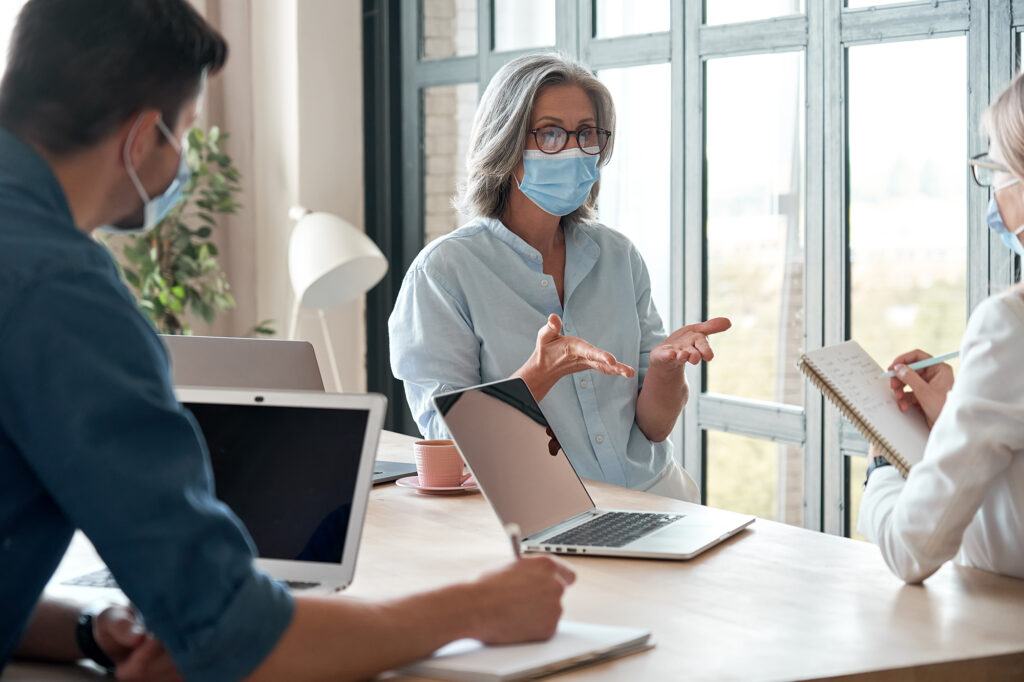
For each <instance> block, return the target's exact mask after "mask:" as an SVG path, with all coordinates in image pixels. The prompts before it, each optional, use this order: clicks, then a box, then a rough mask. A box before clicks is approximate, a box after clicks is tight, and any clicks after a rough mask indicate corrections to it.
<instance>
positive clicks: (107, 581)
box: [61, 568, 117, 590]
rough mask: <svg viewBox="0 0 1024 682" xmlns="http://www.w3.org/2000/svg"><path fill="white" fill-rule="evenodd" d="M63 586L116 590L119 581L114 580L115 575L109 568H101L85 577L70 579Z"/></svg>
mask: <svg viewBox="0 0 1024 682" xmlns="http://www.w3.org/2000/svg"><path fill="white" fill-rule="evenodd" d="M61 584H62V585H78V586H79V587H111V588H113V589H115V590H116V589H117V581H116V580H114V574H113V573H111V572H110V569H107V568H101V569H100V570H98V571H93V572H92V573H86V574H85V575H79V576H76V577H74V578H70V579H68V580H65V581H64V582H62V583H61Z"/></svg>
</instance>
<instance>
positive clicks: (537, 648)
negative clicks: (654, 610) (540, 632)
mask: <svg viewBox="0 0 1024 682" xmlns="http://www.w3.org/2000/svg"><path fill="white" fill-rule="evenodd" d="M650 636H651V633H650V631H648V630H641V629H639V628H622V627H612V626H609V625H588V624H586V623H574V622H572V621H565V620H563V621H562V622H560V623H559V624H558V632H557V633H556V634H555V636H554V637H552V638H551V639H549V640H548V641H546V642H536V643H532V644H512V645H508V646H485V645H483V644H481V643H480V642H478V641H477V640H475V639H460V640H458V641H456V642H452V643H451V644H449V645H448V646H445V647H442V648H440V649H438V650H437V651H435V652H434V655H433V656H432V657H431V658H428V659H426V660H424V661H421V662H419V663H416V664H414V665H410V666H408V667H405V668H403V669H402V670H401V672H403V673H406V674H408V675H417V676H420V677H433V678H436V679H440V680H463V681H466V682H506V681H508V680H529V679H534V678H537V677H542V676H544V675H550V674H551V673H554V672H557V671H560V670H566V669H568V668H575V667H579V666H582V665H588V664H590V663H596V662H597V661H604V660H607V659H610V658H616V657H618V656H625V655H626V654H630V653H634V652H636V651H641V650H644V649H649V648H651V647H652V646H653V644H651V643H650Z"/></svg>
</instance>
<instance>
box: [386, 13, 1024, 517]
mask: <svg viewBox="0 0 1024 682" xmlns="http://www.w3.org/2000/svg"><path fill="white" fill-rule="evenodd" d="M445 3H447V4H445ZM627 4H628V5H629V11H628V12H627V11H624V10H623V7H625V6H626V5H627ZM1003 4H1006V3H1003ZM441 5H445V7H444V8H441ZM449 6H450V7H449ZM990 7H994V4H993V3H971V2H969V0H929V1H927V2H908V1H907V0H900V1H899V2H892V1H883V0H814V1H813V2H806V1H805V0H636V2H634V3H620V2H612V1H611V0H560V1H556V0H529V1H525V0H419V2H418V3H413V2H410V3H403V4H402V8H403V10H402V11H403V12H404V14H403V15H402V17H401V21H400V22H399V25H400V28H401V30H402V41H401V42H402V46H403V47H402V66H403V68H402V83H401V86H402V87H401V93H402V95H401V96H402V102H401V107H400V112H401V119H402V121H401V125H400V126H399V127H398V128H396V130H400V131H401V134H402V150H403V155H402V160H401V161H402V163H401V178H402V182H401V184H402V188H403V191H402V192H401V194H398V195H396V196H403V197H404V198H403V204H402V207H403V210H402V211H401V222H400V223H398V224H394V225H390V226H389V229H390V230H391V232H390V233H389V234H393V235H399V236H401V248H400V249H397V250H395V251H394V252H393V253H397V254H398V260H397V262H396V261H395V260H393V261H392V271H393V273H395V274H394V276H396V277H398V278H400V277H401V275H402V274H403V273H404V271H405V269H406V268H407V267H408V264H409V262H410V261H411V259H412V257H414V256H415V254H416V253H417V252H418V250H419V248H421V247H422V245H423V243H425V241H427V240H429V239H430V238H433V237H434V236H436V235H437V234H439V233H443V231H445V230H446V229H451V228H454V227H455V226H456V225H457V224H458V222H459V220H460V219H459V217H458V216H455V215H454V213H453V212H452V210H451V209H450V207H449V206H448V205H447V203H446V202H445V201H444V200H443V199H442V198H443V197H445V196H447V197H450V195H451V193H453V192H454V191H455V187H456V185H457V184H458V182H459V179H460V176H459V175H458V173H459V172H460V169H459V167H458V164H459V163H460V159H459V158H458V155H459V153H460V149H464V147H460V146H459V145H460V144H464V142H463V141H464V139H465V136H466V135H467V134H468V125H469V124H468V121H469V117H471V112H472V109H473V106H474V104H475V101H474V100H475V98H476V97H478V96H479V93H480V92H482V91H483V89H484V88H485V87H486V83H487V81H488V79H489V78H490V77H491V75H492V74H494V72H495V71H496V70H497V69H498V68H500V67H501V65H502V64H504V63H505V62H506V61H508V60H509V59H512V58H514V57H515V56H518V55H520V54H523V53H524V52H528V51H530V50H538V49H539V50H547V49H551V48H554V49H557V50H560V51H562V52H565V53H567V54H569V55H572V56H574V57H576V58H579V59H580V60H582V61H584V62H585V63H587V64H588V65H589V66H590V67H591V68H592V69H593V70H594V71H595V72H596V73H597V74H598V77H599V78H601V80H602V81H603V82H605V83H606V84H607V85H608V87H609V89H610V90H611V91H612V94H613V96H614V98H615V100H616V106H617V110H618V113H619V117H620V118H619V124H618V130H616V131H615V134H616V149H615V154H614V156H613V159H612V162H611V165H609V166H608V167H606V169H605V170H603V172H602V173H603V177H602V192H601V199H600V202H599V213H600V218H601V220H602V221H603V222H604V223H605V224H607V225H609V226H611V227H613V228H615V229H618V230H621V231H622V232H623V233H624V234H626V235H627V236H629V238H630V239H631V240H632V241H633V242H634V243H635V244H636V245H637V247H638V249H639V250H640V252H641V253H642V254H643V256H644V258H645V260H646V261H647V264H648V267H649V269H650V271H651V276H652V284H653V288H654V298H655V303H656V305H657V306H658V308H659V310H660V312H661V313H662V317H663V318H664V319H665V320H666V325H667V326H669V327H671V328H677V327H679V326H681V325H682V324H684V323H687V322H693V321H696V320H699V319H704V318H706V317H709V316H712V315H728V316H730V317H732V318H733V322H734V325H735V327H734V329H733V330H731V331H730V332H728V333H726V334H723V335H722V336H721V337H720V338H719V339H716V340H715V346H716V352H717V357H716V359H715V361H714V362H713V363H711V364H710V365H708V366H706V367H704V366H701V367H696V368H692V369H690V370H688V372H689V373H688V379H689V382H690V386H691V397H690V403H689V405H688V407H687V409H686V410H685V411H684V413H683V417H682V419H681V420H680V423H679V425H678V426H677V429H676V431H675V432H674V433H673V436H672V437H673V440H674V442H675V444H676V448H675V451H676V452H677V453H681V454H682V458H683V463H684V465H685V466H686V467H687V469H688V470H689V471H690V473H691V474H692V475H694V477H695V478H697V480H698V481H700V482H701V484H702V490H703V491H704V493H705V496H706V498H707V501H708V502H709V503H711V504H714V505H718V506H723V507H727V508H732V509H738V510H741V511H747V512H752V513H756V514H758V515H760V516H763V517H767V518H775V519H779V520H782V521H786V522H788V523H795V524H801V525H803V526H805V527H808V528H816V529H821V530H825V531H828V532H832V533H837V534H843V533H846V534H849V533H850V532H851V530H852V529H853V528H854V527H855V524H856V520H857V519H856V508H857V506H858V503H859V493H860V484H861V483H862V482H863V477H864V469H865V467H866V460H865V458H864V455H865V454H866V452H867V445H866V443H865V441H864V440H863V439H862V438H861V437H860V436H859V434H858V433H857V432H856V430H854V429H853V428H852V426H850V425H849V424H848V423H846V422H845V421H844V420H843V419H842V418H841V416H840V415H839V413H838V412H837V411H836V410H835V409H834V408H832V407H831V405H830V404H828V403H827V402H826V401H824V400H823V398H822V397H821V394H820V393H819V392H818V391H816V390H813V389H806V384H805V382H804V381H803V380H802V379H801V377H800V376H799V375H798V374H797V373H796V372H795V371H794V364H795V361H796V359H797V358H798V357H799V354H800V353H801V352H803V351H804V350H807V349H812V348H818V347H820V346H822V345H831V344H834V343H839V342H841V341H844V340H846V339H848V338H856V339H858V340H860V341H861V342H862V344H863V345H864V346H865V347H866V348H867V349H868V351H869V352H870V353H872V354H873V355H874V356H875V358H876V359H877V360H878V361H879V362H880V363H882V364H887V363H888V362H889V361H890V360H891V356H893V355H895V354H896V353H899V352H902V351H903V350H909V349H911V348H913V347H918V346H921V347H926V348H927V349H929V350H933V351H934V352H936V353H939V352H944V351H946V350H950V349H953V348H955V347H956V346H957V345H958V342H959V337H960V334H961V333H962V332H963V328H964V324H965V321H966V319H967V315H968V314H969V311H970V310H971V309H972V308H973V307H974V306H975V305H977V304H978V303H979V302H980V301H981V300H983V299H984V298H985V297H986V296H988V295H989V294H990V293H991V292H992V291H995V290H999V289H1001V288H1002V287H1005V286H1007V285H1009V284H1010V283H1012V282H1013V281H1015V280H1016V279H1017V278H1019V270H1018V268H1019V264H1017V263H1016V262H1015V260H1014V259H1013V258H1012V257H1011V256H1010V255H1009V254H1008V253H1007V252H1006V250H1005V249H1003V248H1002V246H1001V244H1000V243H999V242H998V240H994V239H993V238H992V237H991V236H990V235H989V233H988V230H987V229H986V227H985V205H986V204H987V202H988V198H989V197H988V193H987V191H985V190H984V189H982V188H979V187H975V186H974V185H973V183H970V182H968V172H967V166H966V157H968V156H970V155H972V154H977V153H980V152H982V151H984V150H985V148H986V145H987V140H986V139H985V138H984V137H983V136H982V135H981V133H980V132H979V130H978V121H979V119H980V115H981V112H982V111H983V110H984V109H985V107H986V106H987V105H988V102H989V99H990V98H991V97H992V96H994V95H995V94H996V93H998V92H999V91H1000V90H1001V89H1002V88H1003V87H1005V85H1006V84H1007V83H1008V82H1009V80H1010V77H1011V75H1012V74H1013V72H1014V69H1015V67H1016V62H1017V60H1018V55H1019V53H1020V49H1021V48H1020V43H1021V39H1020V32H1021V30H1022V28H1024V13H1022V12H1019V11H1016V10H1015V11H1013V12H1008V11H997V10H996V9H990ZM453 8H454V9H453ZM431 12H433V13H434V14H431ZM459 13H464V14H465V16H466V17H470V16H472V17H475V19H472V20H471V19H469V18H466V19H464V20H458V19H456V17H457V16H462V14H459ZM435 14H441V15H443V16H444V17H447V19H445V21H447V22H449V23H447V24H444V25H443V26H438V25H434V24H431V31H433V32H428V31H427V23H426V22H427V20H428V19H432V18H433V17H434V15H435ZM1011 15H1012V16H1013V17H1014V18H1013V20H1011V21H1007V18H1008V17H1010V16H1011ZM453 22H454V23H453ZM1000 22H1002V23H1000ZM1018 24H1021V26H1018ZM452 26H454V27H456V29H452V28H451V27H452ZM419 27H422V31H420V32H419V33H417V31H419ZM434 29H437V30H436V31H435V30H434ZM442 29H443V30H442ZM445 31H446V32H447V34H446V35H448V34H452V35H454V34H455V33H459V32H460V31H461V32H462V34H460V36H461V37H459V38H458V39H455V38H453V39H452V40H453V41H454V42H450V43H446V44H445V46H443V48H442V47H441V46H438V47H437V49H436V50H428V49H426V48H427V46H426V42H427V41H428V40H429V38H430V37H436V36H437V35H439V34H440V33H443V32H445ZM463 34H464V35H463ZM460 40H461V42H460ZM453 45H454V47H453ZM460 46H461V47H460ZM442 96H443V97H442ZM435 99H436V100H437V102H436V106H435ZM441 99H444V102H443V103H442V102H441ZM435 131H436V132H435ZM652 131H657V134H656V135H655V133H654V132H652ZM435 134H436V135H437V138H438V139H436V140H433V139H431V138H433V137H434V136H435ZM652 135H654V136H655V140H653V141H655V142H656V143H655V144H652ZM442 141H443V143H442ZM442 148H443V149H442ZM452 163H455V164H456V167H455V168H453V167H452ZM897 264H898V265H897ZM890 273H891V274H892V275H893V276H891V277H887V275H888V274H890ZM883 278H885V279H883ZM394 290H395V291H397V286H396V287H395V288H394ZM382 312H383V316H384V317H386V313H387V312H388V310H385V311H382ZM384 333H386V332H384ZM373 342H374V341H373V339H371V344H373ZM371 388H374V387H371ZM377 388H378V390H386V389H387V387H377ZM392 399H393V400H399V401H400V400H401V394H400V393H394V392H392ZM392 427H398V428H401V427H402V425H401V424H392Z"/></svg>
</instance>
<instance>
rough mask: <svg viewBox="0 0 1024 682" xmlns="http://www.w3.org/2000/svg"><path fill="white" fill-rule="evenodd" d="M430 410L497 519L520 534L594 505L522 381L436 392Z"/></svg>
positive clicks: (511, 380) (530, 533)
mask: <svg viewBox="0 0 1024 682" xmlns="http://www.w3.org/2000/svg"><path fill="white" fill-rule="evenodd" d="M434 405H435V407H437V411H438V413H439V414H440V415H441V418H442V419H444V423H445V426H447V427H448V431H449V432H451V434H452V439H453V440H454V441H455V443H456V445H458V446H459V450H460V451H461V452H462V456H463V458H464V459H465V460H466V463H467V464H468V465H469V467H470V469H472V471H473V476H474V477H475V478H476V480H477V482H478V483H479V484H480V487H481V488H482V489H483V491H484V495H486V496H487V501H488V502H490V503H491V506H492V507H494V511H495V513H496V514H497V515H498V518H499V519H500V520H501V522H502V523H503V524H505V523H517V524H519V527H520V529H521V530H522V531H523V537H529V536H531V535H533V534H534V533H537V532H539V531H542V530H544V529H546V528H550V527H551V526H554V525H555V524H558V523H561V522H562V521H565V520H566V519H570V518H572V517H574V516H576V515H577V514H582V513H583V512H586V511H588V510H590V509H593V508H594V503H593V501H592V500H591V499H590V495H589V494H588V493H587V489H586V488H585V487H584V486H583V482H582V481H580V479H579V476H577V475H576V470H575V469H573V467H572V464H571V463H570V462H569V458H568V457H566V456H565V453H564V452H562V451H561V449H559V448H558V447H557V446H553V445H552V442H553V440H554V438H555V434H554V433H553V432H552V431H551V430H550V427H549V426H548V423H547V420H546V419H544V414H543V413H542V412H541V410H540V406H538V405H537V401H536V400H534V399H533V394H532V393H530V389H529V388H527V386H526V383H525V382H523V380H522V379H519V378H514V379H506V380H504V381H498V382H495V383H493V384H486V385H483V386H476V387H473V388H467V389H465V390H462V391H457V392H454V393H447V394H443V395H439V396H437V397H435V398H434ZM556 442H557V441H556ZM551 450H554V453H552V452H551Z"/></svg>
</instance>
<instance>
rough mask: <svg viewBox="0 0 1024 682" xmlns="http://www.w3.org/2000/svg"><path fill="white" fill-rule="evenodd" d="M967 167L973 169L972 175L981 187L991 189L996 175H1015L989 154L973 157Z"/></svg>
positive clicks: (984, 153)
mask: <svg viewBox="0 0 1024 682" xmlns="http://www.w3.org/2000/svg"><path fill="white" fill-rule="evenodd" d="M967 165H968V166H970V167H971V171H972V173H971V175H973V176H974V182H976V183H978V186H979V187H991V186H992V185H993V183H994V182H995V177H996V173H1013V171H1011V170H1010V169H1009V168H1007V167H1006V166H1004V165H1003V164H1001V163H999V162H998V161H996V160H994V159H992V157H990V156H989V155H988V152H983V153H981V154H976V155H974V156H972V157H971V158H970V159H969V160H968V161H967Z"/></svg>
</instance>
